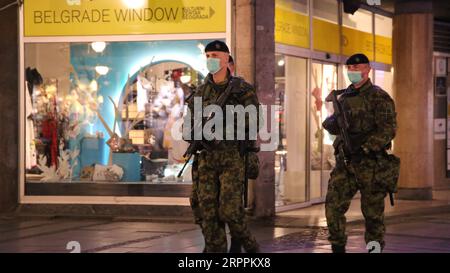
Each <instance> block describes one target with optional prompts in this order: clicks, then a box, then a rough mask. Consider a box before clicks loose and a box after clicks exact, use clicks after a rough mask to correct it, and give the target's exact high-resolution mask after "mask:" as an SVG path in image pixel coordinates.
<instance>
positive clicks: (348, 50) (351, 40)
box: [342, 27, 374, 61]
mask: <svg viewBox="0 0 450 273" xmlns="http://www.w3.org/2000/svg"><path fill="white" fill-rule="evenodd" d="M355 53H363V54H365V55H366V56H367V57H368V58H369V60H370V61H373V60H374V59H373V35H372V33H367V32H363V31H360V30H356V29H352V28H348V27H342V54H344V55H346V56H351V55H353V54H355Z"/></svg>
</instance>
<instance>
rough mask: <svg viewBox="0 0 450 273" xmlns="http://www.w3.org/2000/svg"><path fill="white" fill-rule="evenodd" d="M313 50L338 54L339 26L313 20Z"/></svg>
mask: <svg viewBox="0 0 450 273" xmlns="http://www.w3.org/2000/svg"><path fill="white" fill-rule="evenodd" d="M313 37H314V38H313V48H314V50H319V51H324V52H329V53H335V54H339V26H338V25H337V24H335V23H331V22H327V21H324V20H320V19H316V18H314V19H313Z"/></svg>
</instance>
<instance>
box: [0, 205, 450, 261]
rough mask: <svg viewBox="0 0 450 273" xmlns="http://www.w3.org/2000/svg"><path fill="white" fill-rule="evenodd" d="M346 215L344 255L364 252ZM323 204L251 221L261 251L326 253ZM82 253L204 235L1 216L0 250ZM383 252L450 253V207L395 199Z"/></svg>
mask: <svg viewBox="0 0 450 273" xmlns="http://www.w3.org/2000/svg"><path fill="white" fill-rule="evenodd" d="M352 203H353V204H352V207H351V209H350V211H349V212H348V216H349V217H348V219H349V225H348V228H347V230H348V235H349V238H348V248H347V250H348V252H367V251H366V249H365V244H364V234H363V233H364V225H363V223H362V222H361V213H360V211H359V200H353V202H352ZM325 223H326V222H325V219H324V216H323V204H321V205H316V206H313V207H309V208H304V209H299V210H294V211H288V212H284V213H279V214H278V215H277V217H276V218H275V219H274V220H259V221H252V222H251V228H252V231H253V233H254V235H255V236H256V238H257V240H258V241H259V242H260V244H261V248H262V251H263V252H281V253H285V252H294V253H297V252H298V253H311V252H313V253H327V252H330V246H329V243H328V241H327V233H328V231H327V229H326V225H325ZM70 241H77V242H79V243H80V246H81V251H82V252H97V253H108V252H114V253H116V252H117V253H125V252H131V253H155V252H177V253H189V252H191V253H192V252H194V253H195V252H201V251H202V249H203V237H202V235H201V232H200V230H199V228H198V227H197V226H196V225H194V224H193V223H192V222H191V220H190V219H163V218H158V219H147V218H145V219H144V218H141V219H138V218H134V219H131V218H130V219H124V218H119V219H118V218H74V217H70V218H66V217H29V216H27V217H7V216H2V217H0V252H46V253H47V252H51V253H54V252H62V253H67V252H70V250H67V249H66V246H67V244H68V242H70ZM386 241H387V246H386V249H385V252H447V253H449V252H450V206H449V205H448V204H446V203H445V202H436V201H399V202H397V205H396V207H395V208H389V207H387V234H386Z"/></svg>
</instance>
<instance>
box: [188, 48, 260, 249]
mask: <svg viewBox="0 0 450 273" xmlns="http://www.w3.org/2000/svg"><path fill="white" fill-rule="evenodd" d="M205 53H206V55H207V60H208V63H207V66H208V70H209V71H210V74H208V76H207V77H206V79H205V82H204V84H202V85H200V86H199V87H198V88H197V90H196V92H195V94H194V96H193V98H192V100H190V101H189V102H188V107H189V109H190V111H191V113H194V99H195V98H196V97H197V98H201V100H202V104H203V108H205V107H206V106H208V105H211V104H213V103H214V101H215V99H216V98H217V97H218V95H219V94H220V93H221V92H224V91H225V89H226V88H227V87H228V84H229V82H230V81H231V80H232V76H231V74H230V71H229V70H228V67H227V63H228V60H229V50H228V47H227V46H226V44H225V43H223V42H221V41H214V42H211V43H210V44H208V45H207V46H206V48H205ZM239 89H240V92H234V94H233V95H232V96H231V97H230V98H229V100H228V101H227V103H226V104H227V105H234V106H236V105H242V106H243V107H246V106H248V105H254V106H256V108H258V106H259V102H258V98H257V96H256V91H255V89H254V88H253V86H251V85H250V84H248V83H247V82H245V81H241V83H240V88H239ZM192 116H193V115H191V118H192ZM225 116H226V115H225V114H224V117H225ZM247 121H248V120H247ZM193 122H194V121H192V122H191V124H193ZM248 122H249V121H248ZM248 122H247V124H248ZM224 126H225V127H226V122H225V120H224ZM239 145H240V143H239V141H237V140H223V141H221V142H220V143H219V144H218V145H214V148H213V150H206V149H204V150H202V151H200V153H198V154H196V155H195V158H194V162H193V166H192V170H193V172H192V176H193V177H192V180H193V187H192V195H191V207H192V209H193V213H194V217H195V221H196V223H197V224H199V225H200V227H201V228H202V233H203V236H204V238H205V250H204V252H227V238H226V232H225V224H228V227H229V230H230V233H231V236H232V237H233V238H236V239H237V240H239V241H240V242H241V243H242V245H243V247H244V249H245V250H246V251H247V252H258V251H259V246H258V244H257V242H256V240H255V238H254V237H253V236H252V235H251V233H250V231H249V229H248V226H247V223H246V220H245V211H244V207H243V204H242V194H243V182H244V157H243V156H242V155H241V154H240V153H239V147H240V146H239Z"/></svg>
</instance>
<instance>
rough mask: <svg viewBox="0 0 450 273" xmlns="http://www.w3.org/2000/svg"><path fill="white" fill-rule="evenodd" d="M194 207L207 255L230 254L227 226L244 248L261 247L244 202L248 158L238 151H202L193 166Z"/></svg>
mask: <svg viewBox="0 0 450 273" xmlns="http://www.w3.org/2000/svg"><path fill="white" fill-rule="evenodd" d="M192 180H193V187H192V194H191V199H190V201H191V207H192V210H193V214H194V217H195V222H196V223H197V224H199V225H200V227H201V228H202V233H203V236H204V239H205V251H206V252H227V250H228V249H227V237H226V230H225V224H228V228H229V230H230V233H231V236H232V237H233V238H235V239H237V240H239V241H240V242H241V243H242V246H243V247H244V249H245V250H246V251H247V252H248V251H255V250H256V249H258V244H257V242H256V240H255V238H254V237H253V236H252V234H251V233H250V230H249V228H248V226H247V223H246V219H245V211H244V207H243V202H242V194H243V185H244V183H243V182H244V158H243V157H241V156H240V155H239V152H238V151H237V149H229V150H220V151H214V152H206V151H204V152H202V153H200V154H198V155H196V158H195V160H194V164H193V166H192Z"/></svg>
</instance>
